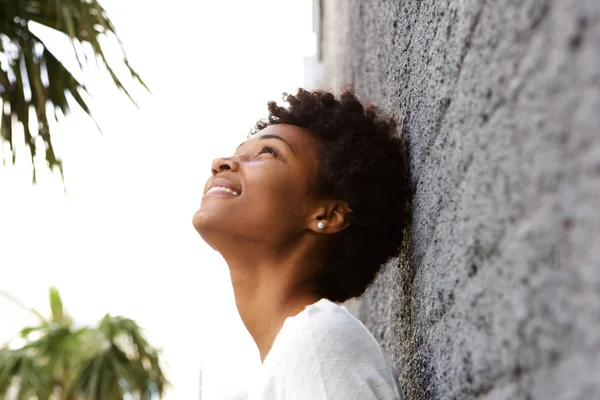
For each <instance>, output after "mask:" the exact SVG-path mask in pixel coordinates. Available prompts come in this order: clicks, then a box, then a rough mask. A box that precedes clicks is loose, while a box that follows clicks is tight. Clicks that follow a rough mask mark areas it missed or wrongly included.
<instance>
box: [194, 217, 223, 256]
mask: <svg viewBox="0 0 600 400" xmlns="http://www.w3.org/2000/svg"><path fill="white" fill-rule="evenodd" d="M192 225H193V226H194V229H196V232H198V234H199V235H200V237H201V238H202V240H204V242H206V244H208V245H209V246H210V247H212V248H213V249H215V250H217V248H216V247H215V244H214V240H213V239H214V236H216V234H217V231H218V230H219V229H218V228H219V224H218V221H217V218H216V216H214V215H211V214H210V213H206V212H204V211H203V210H202V208H200V209H199V210H198V211H196V212H195V213H194V216H193V217H192ZM217 251H218V250H217Z"/></svg>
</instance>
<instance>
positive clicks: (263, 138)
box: [236, 134, 296, 154]
mask: <svg viewBox="0 0 600 400" xmlns="http://www.w3.org/2000/svg"><path fill="white" fill-rule="evenodd" d="M258 138H259V140H266V139H277V140H281V141H282V142H284V143H285V144H287V145H288V146H289V148H290V149H291V150H292V153H294V154H296V152H295V151H294V148H293V147H292V145H291V144H290V142H288V141H287V140H285V139H284V138H282V137H281V136H279V135H273V134H265V135H261V136H259V137H258ZM244 143H246V142H243V143H240V145H239V146H238V147H237V148H236V150H237V149H239V148H240V147H242V145H243V144H244Z"/></svg>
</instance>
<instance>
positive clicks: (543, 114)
mask: <svg viewBox="0 0 600 400" xmlns="http://www.w3.org/2000/svg"><path fill="white" fill-rule="evenodd" d="M322 12H323V31H322V35H323V36H322V42H321V43H322V46H323V49H322V50H323V63H324V80H325V82H324V83H325V85H326V86H329V87H330V88H333V89H338V88H339V87H340V86H341V85H342V84H343V83H352V84H354V85H355V87H356V88H357V92H358V93H359V94H360V95H361V96H362V97H363V99H366V100H370V101H372V102H375V103H376V104H379V105H381V106H382V107H383V108H384V109H386V110H387V111H389V112H391V113H393V114H395V115H396V116H397V117H398V119H399V120H400V121H402V127H403V130H404V131H405V132H406V133H407V135H408V140H409V145H410V160H411V169H412V186H413V191H414V192H413V193H414V194H413V196H414V197H413V203H412V207H413V208H412V209H413V225H412V235H411V236H410V237H409V240H407V242H406V243H405V244H404V247H405V256H404V258H403V260H400V261H398V262H395V263H393V265H390V266H389V267H388V268H386V270H385V271H384V272H383V274H382V275H381V276H380V278H379V279H378V280H377V281H376V283H375V284H374V286H373V287H372V288H371V289H370V290H369V292H368V293H367V294H366V295H365V296H364V297H363V299H362V303H361V304H360V308H359V310H360V317H361V318H362V319H363V320H364V321H365V323H366V324H367V325H368V327H369V328H370V329H371V330H372V331H373V333H374V334H375V335H376V337H377V338H378V339H379V340H380V341H381V343H382V344H383V346H384V348H385V350H386V351H387V352H388V353H389V355H390V356H391V357H392V358H393V359H394V361H395V362H396V365H397V367H398V370H399V373H400V378H401V382H402V386H403V390H404V392H405V394H406V397H407V399H565V400H567V399H568V400H573V399H598V398H600V2H599V1H598V0H562V1H559V0H554V1H550V0H539V1H538V0H510V1H509V0H507V1H482V0H479V1H477V0H421V1H417V0H412V1H408V0H397V1H384V0H362V1H359V0H323V2H322ZM411 250H412V252H411Z"/></svg>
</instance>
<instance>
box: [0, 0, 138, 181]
mask: <svg viewBox="0 0 600 400" xmlns="http://www.w3.org/2000/svg"><path fill="white" fill-rule="evenodd" d="M31 23H38V24H41V25H44V26H46V27H48V28H51V29H54V30H56V31H58V32H62V33H63V34H65V35H67V36H68V37H69V38H70V40H71V43H72V44H73V51H74V53H75V55H76V56H77V60H78V61H79V64H80V66H81V67H82V68H83V67H84V65H85V64H87V63H89V61H90V60H88V59H87V55H86V54H84V52H83V51H82V50H81V49H82V48H83V47H82V44H83V43H87V44H89V45H90V47H91V48H92V50H93V54H94V58H95V61H96V63H98V64H101V65H103V66H104V67H106V69H107V71H108V73H109V74H110V76H111V78H112V80H113V82H114V84H115V86H116V87H117V88H119V89H120V90H122V91H123V92H124V93H125V94H126V95H127V96H128V97H129V98H130V99H131V101H133V102H134V104H135V101H134V100H133V97H132V96H131V95H130V93H129V91H128V90H127V88H126V87H125V85H124V84H123V82H122V79H121V78H119V77H118V76H117V74H116V73H115V69H114V65H112V64H111V63H110V62H109V61H108V60H107V58H106V56H105V54H104V51H103V48H102V46H101V45H100V38H101V37H102V36H108V37H110V38H111V39H112V40H113V41H114V42H115V43H117V44H118V45H119V46H120V47H121V50H123V46H122V44H121V42H120V40H119V38H118V36H117V34H116V31H115V27H114V25H113V24H112V22H111V20H110V19H109V18H108V16H107V14H106V11H105V10H104V8H102V6H100V4H99V3H98V1H97V0H4V1H3V2H2V3H1V4H0V53H2V54H3V55H4V56H6V61H5V62H2V63H0V100H1V102H2V108H1V109H0V114H1V117H0V137H1V139H0V140H4V141H6V142H8V144H9V147H10V150H11V152H12V163H13V164H14V162H15V159H16V158H15V149H16V146H15V145H16V143H15V142H14V138H15V136H14V135H13V131H14V127H15V126H14V124H15V123H17V124H19V125H21V127H22V128H23V132H24V139H25V146H26V147H27V148H28V149H29V154H30V157H31V161H32V165H33V166H34V172H33V182H34V183H35V181H36V171H35V164H33V160H34V157H35V155H36V150H37V148H36V137H38V136H39V137H41V139H42V141H43V143H44V151H45V153H44V157H45V159H46V162H47V165H48V167H49V168H50V169H54V168H55V167H57V168H58V169H59V171H60V173H61V175H62V174H63V167H62V161H61V160H60V158H59V157H57V155H56V154H55V152H54V146H53V143H52V136H51V132H50V125H49V124H48V112H50V113H51V114H54V115H55V117H56V115H57V112H58V111H60V112H61V113H62V114H63V115H67V114H68V113H69V110H70V106H71V105H70V104H69V99H68V96H67V93H68V94H69V95H70V96H72V98H73V99H74V100H75V102H76V103H77V104H78V105H79V106H80V107H81V108H82V109H83V110H84V111H85V112H86V113H87V114H88V115H89V116H90V117H92V111H91V108H90V106H89V104H88V102H87V101H86V100H85V98H84V97H83V96H82V92H87V89H86V88H85V85H84V83H83V82H80V81H78V80H77V79H76V78H75V77H74V76H73V75H72V73H71V72H70V71H69V70H67V69H66V68H65V67H64V65H63V64H62V63H61V62H60V60H59V59H58V58H57V57H56V55H54V54H52V53H51V52H50V51H49V50H48V48H47V47H46V45H45V44H44V42H43V40H42V39H41V38H40V37H38V36H37V35H35V34H34V33H33V32H32V31H31V30H30V25H31ZM121 62H122V65H124V66H125V67H126V70H127V71H128V72H129V74H130V75H131V77H132V78H133V80H135V81H137V82H138V83H139V84H141V85H142V86H143V87H144V88H146V89H148V88H147V86H146V84H145V83H144V82H143V81H142V79H141V78H140V76H139V75H138V73H137V72H136V71H135V70H134V69H133V68H132V67H131V65H130V63H129V61H128V60H127V57H126V55H125V52H124V51H122V59H121ZM44 76H47V79H43V78H42V77H44ZM30 113H33V114H34V116H35V119H36V120H37V127H38V128H37V130H36V132H32V131H31V129H30V127H29V118H30ZM96 125H97V124H96ZM5 162H6V160H4V158H3V164H4V163H5Z"/></svg>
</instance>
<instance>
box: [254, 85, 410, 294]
mask: <svg viewBox="0 0 600 400" xmlns="http://www.w3.org/2000/svg"><path fill="white" fill-rule="evenodd" d="M283 100H284V101H285V102H287V103H289V107H282V106H279V105H278V104H277V103H276V102H274V101H270V102H269V103H268V109H269V116H268V118H266V119H262V120H260V121H258V122H257V123H256V126H255V127H254V128H253V129H252V130H251V132H250V136H251V135H253V134H255V133H257V132H259V131H261V130H262V129H264V128H266V127H268V126H271V125H275V124H291V125H295V126H298V127H301V128H305V129H307V130H308V131H310V132H311V133H312V134H313V135H314V137H316V138H317V139H318V142H319V143H321V144H322V146H320V149H319V151H318V152H319V154H318V156H319V168H318V172H317V176H316V182H315V190H316V194H317V195H322V196H328V197H329V196H333V197H335V198H338V199H341V200H345V201H346V202H347V203H348V205H349V206H350V208H351V209H352V211H353V212H352V213H351V214H350V217H349V221H350V225H349V226H348V227H347V228H346V229H344V230H342V231H341V232H339V233H337V234H336V235H339V236H340V238H339V239H340V240H339V241H336V245H335V247H334V248H333V249H331V251H330V252H329V254H328V255H327V259H326V262H325V266H324V267H323V268H322V269H320V270H319V271H318V272H317V274H316V276H315V277H314V279H315V284H316V288H317V291H318V294H319V295H320V296H322V297H325V298H327V299H329V300H331V301H334V302H343V301H346V300H348V299H350V298H353V297H358V296H360V295H362V294H363V293H364V291H365V290H366V289H367V287H368V286H369V285H370V284H371V282H372V281H373V280H374V278H375V276H376V275H377V273H378V272H379V270H380V269H381V267H382V265H384V264H385V263H386V262H388V261H389V260H390V258H392V257H397V256H398V254H399V252H400V244H401V241H402V237H403V232H404V228H405V227H406V226H407V224H408V215H407V209H406V207H405V206H406V202H407V198H408V196H409V191H410V187H409V184H408V162H407V155H406V146H405V142H404V138H403V136H402V135H398V132H397V123H396V121H395V119H394V118H393V117H390V116H388V115H386V114H385V113H384V112H382V111H381V110H380V109H379V108H378V107H376V106H374V105H366V106H365V105H363V104H362V103H361V102H360V101H359V99H358V98H357V97H356V94H355V91H354V89H353V88H352V87H350V86H346V87H344V89H343V90H342V92H341V94H340V96H339V98H336V97H335V95H334V94H332V93H331V92H328V91H325V90H315V91H308V90H305V89H298V92H297V93H296V94H287V93H284V94H283Z"/></svg>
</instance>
